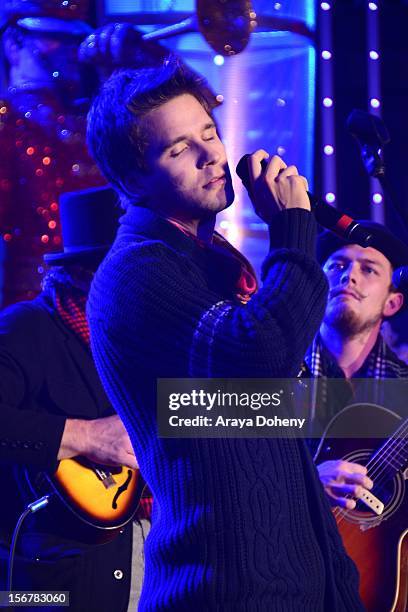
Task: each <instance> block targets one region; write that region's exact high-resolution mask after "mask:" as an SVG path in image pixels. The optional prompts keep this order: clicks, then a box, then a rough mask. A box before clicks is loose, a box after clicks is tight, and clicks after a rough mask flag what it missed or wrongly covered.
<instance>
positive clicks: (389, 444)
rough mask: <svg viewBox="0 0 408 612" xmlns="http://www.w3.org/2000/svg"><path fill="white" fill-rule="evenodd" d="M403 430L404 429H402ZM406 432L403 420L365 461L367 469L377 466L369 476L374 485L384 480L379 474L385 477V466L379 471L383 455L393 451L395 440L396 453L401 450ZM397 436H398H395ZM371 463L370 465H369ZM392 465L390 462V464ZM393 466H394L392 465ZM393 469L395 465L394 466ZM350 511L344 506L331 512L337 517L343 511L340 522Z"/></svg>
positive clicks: (405, 441) (407, 423)
mask: <svg viewBox="0 0 408 612" xmlns="http://www.w3.org/2000/svg"><path fill="white" fill-rule="evenodd" d="M404 430H405V431H404ZM407 433H408V420H407V421H404V422H403V423H402V424H401V426H400V427H399V428H398V429H397V430H396V431H395V432H394V433H393V435H392V436H390V438H389V439H388V440H387V441H386V442H385V443H384V444H383V446H382V447H381V448H380V449H379V450H378V451H377V452H376V453H375V455H374V456H373V457H372V458H371V459H370V460H369V461H368V462H367V465H366V467H367V471H368V470H369V469H372V468H373V467H374V466H375V467H378V468H379V470H378V471H374V472H372V473H371V474H370V477H371V478H372V479H373V480H374V478H375V485H376V487H377V486H378V485H380V484H382V483H383V482H384V480H385V479H384V478H381V476H385V477H386V467H385V468H384V467H383V470H382V471H381V467H382V464H381V462H382V460H383V458H384V457H385V455H386V454H387V453H388V454H391V450H392V451H393V452H394V453H395V442H396V446H397V447H398V446H399V447H400V448H399V449H398V453H399V452H400V450H401V447H404V446H405V445H406V443H407V440H406V435H407ZM397 436H398V437H397ZM403 459H404V463H406V461H407V457H405V456H403ZM370 464H371V465H370ZM391 465H392V464H391ZM392 467H394V466H392ZM394 469H395V467H394ZM400 469H402V466H401V467H400V468H398V470H400ZM352 497H353V496H352V495H351V494H347V495H346V498H347V499H351V498H352ZM349 512H351V510H347V509H346V508H335V510H334V512H333V514H334V515H335V517H336V518H338V517H339V515H340V514H342V513H343V516H341V517H340V518H339V520H338V523H340V522H341V521H343V520H344V519H345V518H347V515H348V513H349Z"/></svg>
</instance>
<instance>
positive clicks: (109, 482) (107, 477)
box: [95, 468, 116, 489]
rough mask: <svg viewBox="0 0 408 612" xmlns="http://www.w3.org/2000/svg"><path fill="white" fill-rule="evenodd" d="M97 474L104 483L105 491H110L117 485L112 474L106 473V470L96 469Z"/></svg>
mask: <svg viewBox="0 0 408 612" xmlns="http://www.w3.org/2000/svg"><path fill="white" fill-rule="evenodd" d="M95 473H96V475H97V476H98V478H99V480H101V481H102V484H103V486H104V487H105V489H110V488H111V487H114V486H115V485H116V482H115V480H114V478H113V476H112V474H111V473H110V472H105V471H104V470H101V469H98V468H95Z"/></svg>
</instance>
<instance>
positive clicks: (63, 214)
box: [44, 186, 121, 266]
mask: <svg viewBox="0 0 408 612" xmlns="http://www.w3.org/2000/svg"><path fill="white" fill-rule="evenodd" d="M59 202H60V220H61V229H62V240H63V245H64V250H63V251H62V252H59V253H46V254H45V255H44V261H45V262H46V263H47V264H50V265H54V266H58V265H62V264H68V263H76V262H83V261H89V260H93V261H95V260H100V261H102V259H103V257H104V256H105V255H106V253H107V252H108V251H109V249H110V247H111V246H112V243H113V241H114V239H115V235H116V230H117V228H118V219H119V216H120V214H121V211H120V208H119V205H118V199H117V195H116V192H115V191H114V190H113V189H112V188H111V187H107V186H105V187H94V188H92V189H84V190H83V191H71V192H68V193H63V194H61V196H60V200H59Z"/></svg>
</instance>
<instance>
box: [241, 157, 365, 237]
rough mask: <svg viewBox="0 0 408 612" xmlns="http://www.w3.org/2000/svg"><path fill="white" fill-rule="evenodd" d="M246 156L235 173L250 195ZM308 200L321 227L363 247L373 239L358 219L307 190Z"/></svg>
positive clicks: (264, 167)
mask: <svg viewBox="0 0 408 612" xmlns="http://www.w3.org/2000/svg"><path fill="white" fill-rule="evenodd" d="M248 157H249V155H248V154H246V155H244V156H243V157H241V159H240V160H239V162H238V165H237V174H238V176H239V178H240V179H241V181H242V183H243V185H244V187H245V189H246V190H247V191H248V193H249V195H251V183H250V178H249V170H248V161H247V160H248ZM267 165H268V162H267V161H266V159H263V160H262V161H261V166H262V169H263V170H265V169H266V167H267ZM307 195H308V196H309V201H310V207H311V209H312V212H313V213H314V215H315V217H316V221H317V222H318V223H320V225H322V226H323V227H325V228H327V229H329V230H331V231H332V232H334V233H335V234H337V235H338V236H339V237H340V238H343V239H344V240H348V241H352V242H353V243H355V244H359V245H360V246H363V247H368V246H370V245H371V243H372V242H373V240H374V236H373V234H372V232H371V231H370V230H369V229H367V228H365V227H362V225H361V224H360V223H358V221H355V220H354V219H352V218H351V217H349V216H348V215H345V214H344V213H342V212H340V211H339V210H337V209H336V208H333V206H330V205H329V204H326V202H323V200H319V199H318V198H317V197H316V196H314V195H313V194H312V193H310V192H309V191H308V192H307Z"/></svg>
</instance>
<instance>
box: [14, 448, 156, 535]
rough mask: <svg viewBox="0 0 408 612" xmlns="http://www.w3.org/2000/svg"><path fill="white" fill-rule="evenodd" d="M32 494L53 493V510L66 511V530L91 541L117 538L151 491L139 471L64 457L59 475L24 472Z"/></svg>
mask: <svg viewBox="0 0 408 612" xmlns="http://www.w3.org/2000/svg"><path fill="white" fill-rule="evenodd" d="M24 474H25V479H26V482H27V484H28V486H29V488H30V490H31V493H32V494H33V495H35V496H36V497H41V496H42V495H51V500H50V505H49V507H50V509H51V510H52V508H53V506H54V508H55V507H57V511H58V513H62V514H61V516H60V521H62V522H64V523H65V527H66V529H65V532H67V531H68V532H69V533H71V532H72V534H73V536H75V537H76V538H77V539H82V540H86V541H88V542H92V543H95V542H99V543H102V542H106V541H109V540H111V539H113V538H114V537H115V535H116V533H117V531H118V530H120V529H121V528H123V527H124V525H126V524H127V523H128V522H129V521H130V520H131V519H132V518H133V516H134V515H135V513H136V511H137V509H138V507H139V504H140V500H141V498H142V497H147V496H149V495H150V493H149V492H148V490H147V487H146V484H145V482H144V480H143V478H142V477H141V475H140V472H139V470H134V469H131V468H129V467H127V466H124V465H122V466H118V467H113V466H107V465H101V464H97V463H93V462H91V461H89V460H88V459H86V458H84V457H75V458H72V459H63V460H61V461H60V462H59V464H58V469H57V471H56V472H55V474H52V475H51V474H48V473H47V472H39V473H38V472H37V473H33V472H31V471H29V470H27V469H26V470H25V471H24Z"/></svg>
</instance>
